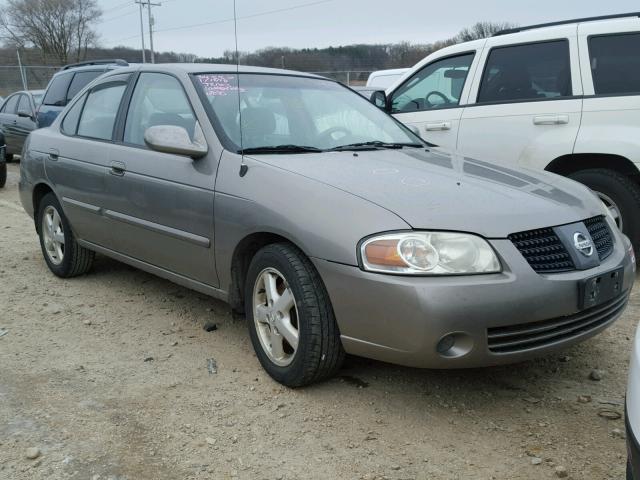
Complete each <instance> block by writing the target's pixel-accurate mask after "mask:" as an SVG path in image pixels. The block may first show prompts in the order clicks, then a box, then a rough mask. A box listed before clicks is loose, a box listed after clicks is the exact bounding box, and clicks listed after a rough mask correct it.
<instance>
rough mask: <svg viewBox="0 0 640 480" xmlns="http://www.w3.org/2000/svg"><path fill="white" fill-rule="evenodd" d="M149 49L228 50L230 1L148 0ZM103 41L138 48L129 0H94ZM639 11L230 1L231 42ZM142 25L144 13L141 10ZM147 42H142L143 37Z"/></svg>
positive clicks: (630, 4) (377, 0)
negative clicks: (151, 22) (152, 22)
mask: <svg viewBox="0 0 640 480" xmlns="http://www.w3.org/2000/svg"><path fill="white" fill-rule="evenodd" d="M152 1H154V2H156V3H161V4H162V5H161V6H158V7H153V9H152V12H153V15H154V19H155V27H154V30H156V32H155V34H154V48H155V50H156V51H176V52H184V53H194V54H196V55H198V56H201V57H212V56H219V55H221V54H222V53H223V52H224V51H225V50H233V49H234V46H235V37H234V22H233V20H232V19H233V17H234V5H233V0H152ZM98 3H99V5H100V7H101V8H102V9H103V11H104V14H103V17H102V21H101V23H100V24H99V25H98V27H97V29H98V32H99V34H100V43H101V44H102V45H103V46H116V45H126V46H129V47H133V48H140V16H139V15H140V13H139V7H138V6H137V5H135V4H134V0H129V1H126V0H98ZM633 11H640V1H639V0H610V1H608V2H603V1H601V0H597V1H596V0H533V1H532V0H494V1H491V0H485V1H479V0H457V1H456V2H455V6H454V4H453V2H447V1H445V2H443V1H433V0H432V1H429V0H400V1H395V2H393V1H389V0H384V1H383V0H315V1H314V0H268V1H264V0H262V1H259V0H236V16H237V18H238V23H237V30H238V48H239V49H240V50H241V51H254V50H257V49H260V48H265V47H269V46H278V47H282V46H286V47H293V48H300V47H326V46H338V45H348V44H353V43H394V42H399V41H408V42H411V43H429V42H433V41H436V40H442V39H446V38H450V37H452V36H453V35H455V34H456V33H457V32H458V31H460V30H461V29H462V28H464V27H467V26H470V25H472V24H474V23H475V22H477V21H494V22H511V23H517V24H520V25H528V24H529V25H530V24H536V23H543V22H551V21H556V20H563V19H570V18H580V17H589V16H595V15H608V14H614V13H625V12H633ZM144 15H145V17H144V23H145V31H146V30H147V26H146V24H147V17H146V15H147V12H146V9H145V11H144ZM146 46H147V48H148V47H149V43H148V36H147V43H146Z"/></svg>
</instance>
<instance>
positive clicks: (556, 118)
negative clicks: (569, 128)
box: [533, 115, 569, 125]
mask: <svg viewBox="0 0 640 480" xmlns="http://www.w3.org/2000/svg"><path fill="white" fill-rule="evenodd" d="M568 123H569V115H539V116H537V117H533V124H534V125H566V124H568Z"/></svg>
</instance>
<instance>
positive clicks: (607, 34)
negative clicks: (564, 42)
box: [575, 16, 640, 168]
mask: <svg viewBox="0 0 640 480" xmlns="http://www.w3.org/2000/svg"><path fill="white" fill-rule="evenodd" d="M578 36H579V47H580V65H581V68H582V79H583V84H584V105H583V112H582V123H581V126H580V133H579V134H578V139H577V141H576V147H575V153H592V154H593V153H596V154H597V153H603V154H617V155H620V156H622V157H625V158H628V159H629V160H631V161H632V162H634V163H636V164H640V151H639V149H638V147H637V145H638V131H639V130H640V19H638V18H637V16H636V17H635V18H628V19H619V20H616V21H615V22H589V23H583V24H580V26H579V27H578ZM639 168H640V167H639Z"/></svg>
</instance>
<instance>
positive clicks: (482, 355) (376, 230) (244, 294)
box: [20, 64, 634, 386]
mask: <svg viewBox="0 0 640 480" xmlns="http://www.w3.org/2000/svg"><path fill="white" fill-rule="evenodd" d="M496 148H499V146H496ZM20 195H21V199H22V203H23V205H24V208H25V210H26V211H27V212H28V213H29V214H30V215H32V216H33V217H34V219H35V226H36V230H37V232H38V234H39V236H40V243H41V247H42V252H43V255H44V259H45V261H46V263H47V265H48V266H49V268H50V269H51V271H52V272H53V273H55V274H56V275H58V276H60V277H63V278H67V277H72V276H76V275H81V274H84V273H86V272H87V271H88V270H89V269H90V267H91V263H92V260H93V257H94V253H95V252H99V253H102V254H105V255H108V256H110V257H113V258H115V259H118V260H121V261H123V262H126V263H128V264H130V265H133V266H136V267H138V268H141V269H143V270H146V271H148V272H151V273H154V274H157V275H159V276H161V277H164V278H167V279H169V280H172V281H174V282H176V283H179V284H181V285H185V286H187V287H190V288H193V289H195V290H197V291H199V292H203V293H206V294H209V295H211V296H213V297H216V298H219V299H222V300H225V301H227V302H229V303H230V304H231V306H232V308H234V309H235V310H237V311H240V312H244V313H245V314H246V317H247V323H248V326H249V333H250V337H251V341H252V343H253V346H254V348H255V351H256V354H257V356H258V359H259V361H260V362H261V364H262V366H263V367H264V368H265V369H266V371H267V372H268V373H269V374H270V375H271V376H272V377H273V378H274V379H276V380H277V381H279V382H281V383H283V384H285V385H288V386H300V385H305V384H309V383H312V382H314V381H318V380H321V379H323V378H326V377H328V376H331V375H332V374H334V373H335V372H336V371H337V369H339V367H340V365H341V362H342V360H343V358H344V354H345V352H346V353H351V354H356V355H361V356H366V357H370V358H375V359H379V360H383V361H388V362H394V363H398V364H402V365H410V366H418V367H436V368H458V367H477V366H483V365H495V364H501V363H508V362H516V361H520V360H523V359H526V358H530V357H532V356H535V355H543V354H546V353H548V352H550V351H553V350H555V349H558V348H561V347H566V346H568V345H571V344H575V343H577V342H580V341H583V340H585V339H587V338H589V337H591V336H593V335H595V334H596V333H598V332H599V331H601V330H603V329H604V328H606V327H608V326H609V325H611V323H612V322H613V321H614V320H615V319H616V318H618V317H619V316H620V314H621V313H622V312H623V310H624V309H625V307H626V304H627V300H628V297H629V292H630V290H631V287H632V284H633V281H634V272H633V268H634V266H633V263H632V261H631V257H632V251H631V248H630V243H629V241H628V239H627V238H626V237H625V236H624V235H622V234H621V233H620V232H619V231H618V230H617V229H616V227H615V224H614V223H613V222H612V220H611V218H610V217H608V216H607V211H606V210H605V208H604V207H603V205H602V203H601V202H600V201H599V200H598V198H597V197H595V196H594V195H593V194H592V193H591V192H590V191H589V190H588V189H587V188H585V187H583V186H582V185H580V184H578V183H575V182H573V181H571V180H567V179H565V178H562V177H559V176H555V175H552V174H547V173H543V172H530V171H524V170H516V169H509V168H505V167H501V166H496V165H493V164H490V163H486V162H482V161H477V160H473V159H470V158H463V157H459V156H455V155H448V154H445V153H442V152H438V151H434V150H431V149H429V148H427V146H426V145H425V144H424V143H423V142H422V141H421V140H420V139H419V138H418V137H417V136H416V135H414V134H413V133H412V132H411V131H410V130H408V129H407V128H406V127H404V126H402V125H401V124H400V123H398V122H397V121H396V120H394V119H393V118H392V117H390V116H388V115H387V114H385V113H383V112H382V111H380V110H379V109H377V108H376V107H375V106H373V105H372V104H370V103H369V102H367V101H366V100H365V99H364V98H362V97H361V96H359V95H357V94H356V93H354V92H353V91H351V90H349V89H348V88H346V87H344V86H342V85H340V84H338V83H336V82H334V81H331V80H327V79H323V78H320V77H316V76H313V75H307V74H302V73H295V72H290V71H281V70H270V69H260V68H252V67H240V68H239V70H238V71H236V67H235V66H229V65H207V64H195V65H187V64H179V65H142V66H135V67H129V68H120V69H118V70H116V71H113V72H109V73H107V74H105V75H104V76H103V77H101V78H99V79H97V80H96V81H94V82H93V83H92V84H90V85H89V86H88V87H86V88H85V89H84V90H83V91H81V92H80V93H79V94H78V95H77V96H76V97H75V98H74V100H73V101H72V102H71V104H70V105H69V106H67V108H66V109H65V111H64V112H63V113H62V114H61V115H60V116H59V117H58V119H56V121H55V122H54V124H53V125H52V127H51V128H47V129H41V130H38V131H36V132H34V133H32V134H31V135H30V137H29V139H28V141H27V144H26V146H25V158H24V159H23V162H22V164H21V181H20Z"/></svg>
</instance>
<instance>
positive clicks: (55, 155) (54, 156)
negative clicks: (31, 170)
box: [49, 148, 60, 162]
mask: <svg viewBox="0 0 640 480" xmlns="http://www.w3.org/2000/svg"><path fill="white" fill-rule="evenodd" d="M59 156H60V151H59V150H58V149H57V148H51V149H49V158H50V159H51V160H53V161H54V162H55V161H56V160H58V157H59Z"/></svg>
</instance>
